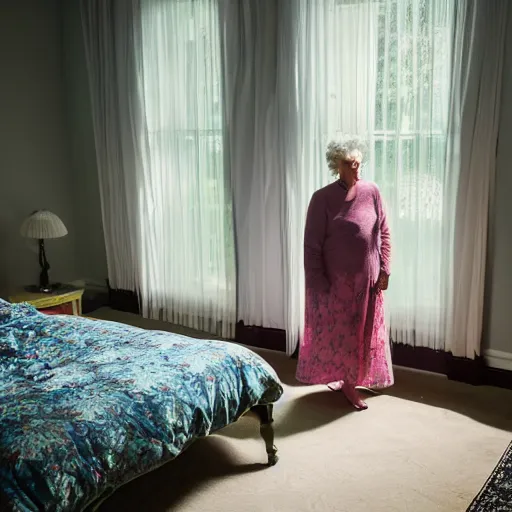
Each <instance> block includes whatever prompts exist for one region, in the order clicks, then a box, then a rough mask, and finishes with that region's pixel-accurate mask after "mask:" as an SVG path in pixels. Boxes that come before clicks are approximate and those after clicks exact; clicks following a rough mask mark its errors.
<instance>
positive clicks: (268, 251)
mask: <svg viewBox="0 0 512 512" xmlns="http://www.w3.org/2000/svg"><path fill="white" fill-rule="evenodd" d="M220 5H221V20H222V27H223V29H222V41H223V54H224V64H225V66H224V72H225V96H224V98H225V109H226V115H225V118H226V133H227V134H228V141H229V144H227V148H229V149H228V163H229V165H230V170H231V177H232V183H233V193H234V205H235V226H236V242H237V274H238V275H237V280H238V319H240V320H242V321H243V322H244V323H245V324H247V325H256V326H263V327H271V328H280V329H283V328H284V327H285V322H284V315H285V309H284V289H285V274H284V272H285V268H286V266H285V265H283V240H284V236H285V235H284V232H283V229H284V215H285V209H284V205H285V201H286V195H285V187H284V173H283V172H282V171H281V169H280V165H281V154H282V151H283V146H282V144H281V143H280V140H279V133H278V124H277V112H278V102H277V90H276V83H277V82H276V81H277V76H276V71H277V65H276V62H277V51H276V41H277V29H278V26H277V23H278V6H279V2H274V1H259V2H256V1H254V0H223V1H221V3H220ZM279 22H280V20H279ZM279 30H280V27H279Z"/></svg>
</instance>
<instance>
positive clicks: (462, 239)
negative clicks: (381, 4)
mask: <svg viewBox="0 0 512 512" xmlns="http://www.w3.org/2000/svg"><path fill="white" fill-rule="evenodd" d="M508 9H510V6H509V2H508V0H494V1H492V2H489V1H487V0H475V1H474V2H472V3H471V4H470V9H469V10H468V13H467V20H466V23H465V25H466V27H467V30H466V45H465V48H466V50H465V51H466V53H467V57H466V59H465V60H466V61H467V66H466V69H465V71H466V73H465V76H464V80H463V83H462V91H461V92H462V94H463V97H464V103H463V116H462V133H461V148H460V149H461V172H460V179H459V192H458V199H457V215H456V230H455V233H456V237H455V261H456V262H457V263H456V265H455V271H454V282H455V290H454V294H455V295H454V297H455V300H454V312H453V318H452V329H453V330H452V332H451V340H452V342H451V346H450V350H451V351H452V352H453V354H454V355H455V356H458V357H468V358H470V359H473V358H474V357H475V356H478V355H480V352H481V350H480V349H481V336H482V324H483V310H484V288H485V270H486V254H487V240H488V225H489V208H490V205H491V204H492V200H493V197H494V179H495V173H496V149H497V142H498V124H499V117H500V105H501V84H502V72H503V59H504V53H505V32H506V24H507V11H508Z"/></svg>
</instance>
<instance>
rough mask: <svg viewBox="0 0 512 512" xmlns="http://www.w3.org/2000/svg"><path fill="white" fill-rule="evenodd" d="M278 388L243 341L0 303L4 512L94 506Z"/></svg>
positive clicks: (273, 396) (272, 396)
mask: <svg viewBox="0 0 512 512" xmlns="http://www.w3.org/2000/svg"><path fill="white" fill-rule="evenodd" d="M281 394H282V387H281V384H280V382H279V379H278V377H277V375H276V374H275V372H274V371H273V369H272V368H271V367H270V366H269V365H268V364H267V363H266V362H265V361H263V360H262V359H261V358H260V357H259V356H258V355H256V354H255V353H254V352H252V351H250V350H247V349H245V348H243V347H240V346H238V345H235V344H232V343H226V342H219V341H202V340H196V339H191V338H187V337H183V336H178V335H175V334H170V333H167V332H159V331H146V330H142V329H138V328H134V327H129V326H126V325H122V324H117V323H113V322H101V321H93V320H88V319H86V318H79V317H69V316H49V315H44V314H41V313H39V312H37V311H36V310H35V309H34V308H32V307H31V306H29V305H27V304H20V305H11V304H9V303H7V302H4V301H2V300H1V299H0V509H1V510H15V511H32V510H47V511H50V510H51V511H65V510H73V511H76V510H85V509H89V508H94V506H95V504H97V503H99V502H100V501H101V500H102V499H103V498H104V497H106V496H107V495H109V494H110V493H111V492H112V491H113V490H115V489H116V488H118V487H119V486H120V485H122V484H124V483H126V482H127V481H129V480H131V479H133V478H135V477H137V476H139V475H141V474H143V473H146V472H148V471H151V470H152V469H154V468H156V467H158V466H160V465H162V464H163V463H165V462H167V461H169V460H171V459H173V458H174V457H176V456H177V455H179V454H180V453H181V452H182V451H183V450H184V449H185V448H186V447H187V446H188V445H189V444H190V443H191V442H192V441H194V440H195V439H196V438H198V437H203V436H206V435H208V434H210V433H212V432H215V431H216V430H219V429H221V428H223V427H224V426H226V425H228V424H230V423H232V422H234V421H236V420H237V419H238V418H239V417H240V416H241V415H242V414H243V413H245V412H246V411H247V410H248V409H250V408H251V407H253V406H255V405H259V404H269V403H273V402H275V401H276V400H278V399H279V398H280V396H281Z"/></svg>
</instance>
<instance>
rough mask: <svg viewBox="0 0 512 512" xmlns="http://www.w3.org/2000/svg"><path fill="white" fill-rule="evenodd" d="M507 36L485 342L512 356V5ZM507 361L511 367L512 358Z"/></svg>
mask: <svg viewBox="0 0 512 512" xmlns="http://www.w3.org/2000/svg"><path fill="white" fill-rule="evenodd" d="M511 7H512V6H511ZM506 37H507V48H506V54H505V65H504V68H503V73H504V76H503V89H502V99H501V102H502V103H501V117H500V131H499V142H498V152H497V169H496V172H497V175H496V192H495V201H494V205H493V209H492V211H491V233H490V244H489V260H488V272H487V304H486V317H485V330H484V346H485V347H486V348H488V349H491V350H495V351H499V352H505V353H509V354H510V355H511V358H512V223H511V221H512V96H511V94H510V92H511V91H512V8H511V9H509V17H508V26H507V36H506ZM508 364H509V365H510V368H511V369H512V359H511V360H510V362H509V363H508Z"/></svg>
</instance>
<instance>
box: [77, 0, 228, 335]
mask: <svg viewBox="0 0 512 512" xmlns="http://www.w3.org/2000/svg"><path fill="white" fill-rule="evenodd" d="M93 4H96V8H95V10H94V9H93V7H92V5H93ZM82 5H83V9H84V13H85V14H86V15H87V16H88V18H86V19H89V20H90V23H88V24H84V28H85V32H86V41H88V42H89V43H90V44H89V48H94V49H95V50H96V51H95V52H92V51H89V62H90V66H89V70H90V72H91V73H92V77H93V79H94V80H92V81H91V89H92V97H93V110H94V118H95V133H96V135H97V148H98V147H99V149H98V163H99V167H100V171H101V172H100V174H101V175H102V176H103V177H104V179H102V180H101V189H102V203H103V210H104V222H105V224H106V225H107V226H108V227H109V230H108V233H107V234H106V236H107V254H108V255H109V262H111V261H112V265H109V275H110V274H112V275H114V276H115V275H117V273H119V272H122V269H123V266H125V265H126V266H128V268H129V269H130V271H131V273H132V274H131V275H133V276H134V279H133V280H132V281H128V280H125V281H124V282H123V284H124V286H123V288H127V289H136V290H137V291H138V292H139V296H140V301H141V305H142V312H143V314H144V315H145V316H148V317H150V318H160V319H163V320H167V321H170V322H173V323H177V324H180V325H185V326H188V327H192V328H197V329H201V330H204V331H208V332H211V333H214V334H218V335H221V336H224V337H233V335H234V325H235V321H236V290H235V284H236V283H235V276H236V271H235V251H234V237H233V221H232V216H233V212H232V205H231V191H230V190H231V189H230V177H229V174H228V173H227V172H226V169H227V167H226V166H225V163H224V136H223V128H224V122H223V109H222V83H221V76H222V75H221V49H220V33H219V17H218V16H219V13H218V3H217V1H216V0H179V1H177V0H132V1H130V2H128V1H120V0H117V1H116V0H113V1H112V0H111V1H109V2H91V3H89V2H83V4H82ZM112 6H116V9H117V10H123V9H124V10H125V11H126V12H129V13H130V15H129V16H125V17H124V18H123V17H118V16H116V12H111V9H112ZM123 6H124V7H123ZM126 54H127V55H128V57H130V58H126ZM96 75H98V78H97V79H96V78H95V77H96ZM126 89H128V90H129V92H130V94H126V93H125V90H126ZM104 98H107V99H108V100H109V103H107V102H106V101H105V100H104ZM105 105H106V106H107V107H109V110H108V111H107V114H110V112H112V116H111V117H112V119H114V120H115V121H116V122H115V123H110V122H108V121H109V118H107V120H106V121H107V122H105V120H104V117H103V116H104V115H105ZM134 114H136V115H134ZM119 146H121V147H122V148H132V153H134V154H135V156H136V158H132V159H130V158H129V156H130V155H128V157H127V158H125V159H123V160H122V161H119V158H118V155H119ZM123 156H124V153H123ZM112 162H113V163H114V164H115V165H114V166H112V165H111V164H112ZM125 188H128V189H129V193H124V189H125ZM119 196H121V197H119ZM126 211H128V212H130V211H135V212H136V213H135V214H134V215H133V219H132V216H130V215H128V218H126ZM134 240H135V242H134ZM112 255H114V256H115V257H114V256H112Z"/></svg>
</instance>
